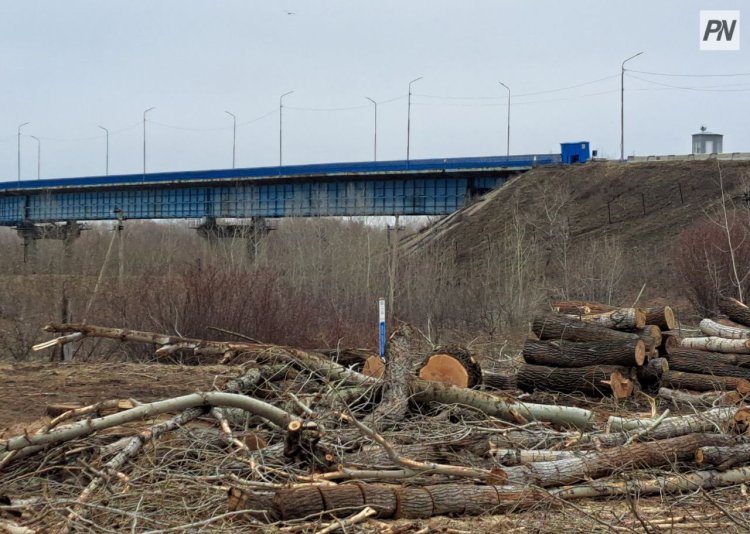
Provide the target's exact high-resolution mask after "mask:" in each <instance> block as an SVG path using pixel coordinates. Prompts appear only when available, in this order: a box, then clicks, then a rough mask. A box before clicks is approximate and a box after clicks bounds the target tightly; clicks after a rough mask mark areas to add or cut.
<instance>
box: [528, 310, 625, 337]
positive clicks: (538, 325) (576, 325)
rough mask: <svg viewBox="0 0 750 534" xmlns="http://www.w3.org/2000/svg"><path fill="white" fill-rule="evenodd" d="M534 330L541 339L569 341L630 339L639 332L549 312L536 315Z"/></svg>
mask: <svg viewBox="0 0 750 534" xmlns="http://www.w3.org/2000/svg"><path fill="white" fill-rule="evenodd" d="M532 330H533V331H534V334H535V335H536V336H537V337H538V338H539V339H566V340H568V341H608V340H611V341H621V342H622V341H630V340H635V339H639V337H638V335H637V334H632V333H627V332H620V331H618V330H611V329H609V328H605V327H603V326H599V325H596V324H591V323H585V322H583V321H580V320H578V319H573V318H570V317H566V316H565V315H555V314H547V315H540V316H537V317H534V321H533V324H532Z"/></svg>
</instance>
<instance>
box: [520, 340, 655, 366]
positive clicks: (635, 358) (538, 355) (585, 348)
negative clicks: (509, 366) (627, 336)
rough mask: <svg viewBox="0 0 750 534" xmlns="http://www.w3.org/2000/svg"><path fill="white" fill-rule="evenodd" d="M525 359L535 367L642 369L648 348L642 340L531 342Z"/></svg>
mask: <svg viewBox="0 0 750 534" xmlns="http://www.w3.org/2000/svg"><path fill="white" fill-rule="evenodd" d="M523 359H524V360H525V361H526V363H530V364H533V365H547V366H551V367H586V366H590V365H622V366H625V367H632V366H640V365H643V364H644V363H645V361H646V349H645V346H644V344H643V341H642V340H640V339H634V340H625V341H589V342H579V343H577V342H574V341H562V340H558V341H550V342H540V341H531V340H528V341H526V343H524V346H523Z"/></svg>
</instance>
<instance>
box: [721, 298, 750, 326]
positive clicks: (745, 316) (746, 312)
mask: <svg viewBox="0 0 750 534" xmlns="http://www.w3.org/2000/svg"><path fill="white" fill-rule="evenodd" d="M719 309H720V310H721V313H723V314H724V315H726V316H727V317H729V318H730V319H731V320H732V321H734V322H735V323H739V324H741V325H744V326H750V308H748V307H747V306H746V305H745V304H743V303H742V302H740V301H739V300H737V299H734V298H720V299H719Z"/></svg>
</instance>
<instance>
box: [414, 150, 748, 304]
mask: <svg viewBox="0 0 750 534" xmlns="http://www.w3.org/2000/svg"><path fill="white" fill-rule="evenodd" d="M721 171H722V176H723V181H724V189H725V192H726V194H727V197H728V198H731V199H732V201H733V202H734V204H735V206H738V207H740V206H745V201H744V193H745V191H746V190H747V188H748V187H749V186H750V162H748V161H737V162H721ZM720 197H721V193H720V186H719V167H718V166H717V163H716V161H679V162H652V163H628V164H620V163H613V162H592V163H587V164H585V165H576V166H557V167H544V168H538V169H534V170H532V171H530V172H527V173H525V174H523V175H520V176H518V177H516V178H514V179H513V180H511V181H510V182H508V183H507V184H506V185H505V186H504V187H501V188H499V189H496V190H494V191H491V192H490V193H488V194H487V195H485V196H484V197H482V198H480V199H478V200H477V201H476V202H475V203H473V204H472V205H470V206H468V207H466V208H464V209H462V210H460V211H458V212H456V213H454V214H452V215H450V216H448V217H446V218H444V219H442V220H440V221H438V222H437V223H435V224H434V225H432V226H430V227H428V228H425V229H424V230H422V231H421V232H419V233H416V234H414V235H412V236H409V237H408V238H406V239H405V240H404V243H403V245H404V248H405V250H407V251H409V252H414V251H417V250H421V249H425V248H433V247H437V248H440V249H441V250H453V251H455V254H456V259H457V261H458V262H459V263H461V264H469V263H471V262H474V261H476V260H478V259H481V258H482V257H483V256H484V255H485V254H486V253H487V250H488V248H489V247H491V246H492V244H493V243H497V242H499V241H500V240H502V239H503V237H504V236H506V235H507V234H508V233H509V232H511V231H516V230H517V223H518V221H519V220H523V224H524V225H525V227H526V231H525V234H524V235H528V236H532V237H539V234H540V233H541V234H546V235H547V237H548V238H549V239H550V240H551V241H554V240H555V239H557V237H556V235H557V234H556V233H555V228H556V227H560V226H565V227H566V228H567V235H568V236H569V239H570V242H571V244H572V245H573V247H575V246H576V245H583V244H585V243H590V242H593V241H594V240H597V239H602V238H603V237H604V236H613V237H614V238H615V239H616V240H617V241H618V242H619V244H620V246H622V247H623V250H624V252H625V255H626V257H627V258H628V260H629V261H630V262H631V264H632V265H633V267H634V268H637V269H638V270H639V272H640V276H639V277H637V278H634V279H633V281H632V282H633V284H632V285H633V286H635V285H637V286H638V288H640V286H641V285H642V283H641V281H642V280H643V281H645V282H647V285H649V286H650V287H647V292H646V294H645V295H644V296H650V297H651V298H661V297H674V296H675V291H672V290H671V287H670V286H671V285H672V284H675V283H676V282H678V280H677V279H676V278H675V275H674V273H673V269H672V265H671V261H672V260H671V257H672V254H671V252H672V248H673V243H674V240H675V238H676V237H677V235H678V234H679V233H680V232H681V231H682V230H683V229H684V228H686V227H688V226H690V225H691V223H693V222H695V221H696V220H698V219H700V218H701V217H704V216H705V213H706V212H710V211H711V210H712V209H715V208H716V206H717V203H718V201H719V199H720ZM542 237H544V236H542ZM634 291H636V292H637V291H638V289H637V288H636V289H634Z"/></svg>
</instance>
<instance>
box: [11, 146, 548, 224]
mask: <svg viewBox="0 0 750 534" xmlns="http://www.w3.org/2000/svg"><path fill="white" fill-rule="evenodd" d="M559 162H560V156H559V155H527V156H511V157H485V158H450V159H429V160H412V161H408V162H407V161H382V162H358V163H330V164H314V165H290V166H282V167H258V168H248V169H224V170H207V171H188V172H170V173H151V174H131V175H113V176H92V177H81V178H56V179H48V180H35V181H22V182H4V183H0V225H5V226H16V225H21V224H29V223H40V222H57V221H65V220H77V221H86V220H109V219H114V218H115V217H116V215H115V213H114V212H115V209H119V210H122V211H123V214H124V216H125V218H127V219H181V218H190V219H193V218H203V217H216V218H249V217H311V216H354V215H442V214H447V213H451V212H453V211H455V210H457V209H458V208H460V207H461V206H462V205H463V204H464V203H465V202H466V200H467V198H468V197H469V196H471V195H473V194H477V193H481V192H483V191H486V190H488V189H492V188H493V187H496V186H497V185H499V184H500V183H502V182H504V181H505V179H507V177H508V176H509V175H510V174H512V173H515V172H519V171H523V170H527V169H529V168H531V167H533V166H536V165H551V164H556V163H559Z"/></svg>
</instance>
